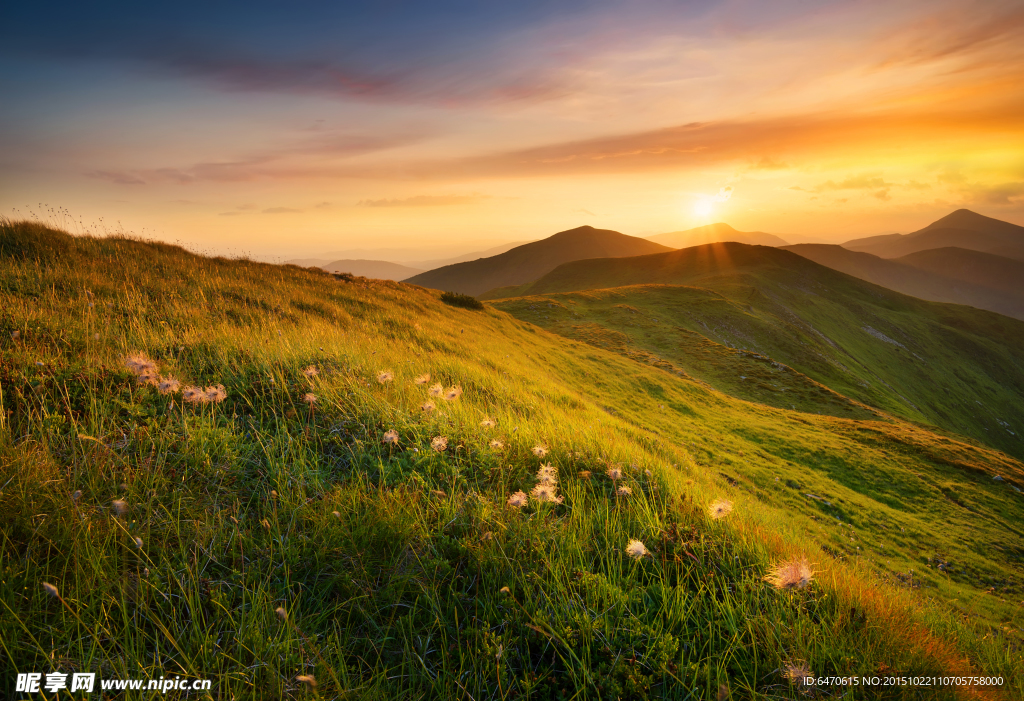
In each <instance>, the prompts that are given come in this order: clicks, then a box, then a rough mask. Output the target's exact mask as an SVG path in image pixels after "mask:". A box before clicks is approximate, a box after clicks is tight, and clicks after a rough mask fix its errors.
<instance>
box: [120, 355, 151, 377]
mask: <svg viewBox="0 0 1024 701" xmlns="http://www.w3.org/2000/svg"><path fill="white" fill-rule="evenodd" d="M124 364H125V366H126V367H127V368H128V369H129V370H131V372H132V374H134V375H135V376H136V377H137V378H139V379H140V380H141V379H143V378H152V377H156V363H155V362H153V361H152V360H150V359H149V358H148V357H147V356H146V354H145V353H131V354H129V355H128V356H127V357H126V358H125V359H124Z"/></svg>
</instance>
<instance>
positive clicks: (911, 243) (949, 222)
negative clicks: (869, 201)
mask: <svg viewBox="0 0 1024 701" xmlns="http://www.w3.org/2000/svg"><path fill="white" fill-rule="evenodd" d="M842 246H843V248H848V249H850V250H851V251H860V252H863V253H871V254H874V255H876V256H879V257H881V258H899V257H901V256H905V255H908V254H910V253H917V252H918V251H925V250H928V249H933V248H948V247H956V248H966V249H969V250H972V251H982V252H985V253H992V254H995V255H998V256H1003V257H1005V258H1013V259H1015V260H1021V261H1024V226H1018V225H1016V224H1011V223H1009V222H1005V221H1001V220H999V219H993V218H991V217H986V216H983V215H981V214H978V213H976V212H972V211H970V210H969V209H958V210H956V211H955V212H953V213H952V214H947V215H946V216H944V217H942V219H939V220H938V221H935V222H932V223H931V224H929V225H928V226H926V227H924V228H923V229H920V230H919V231H915V232H913V233H910V234H887V235H883V236H870V237H868V238H862V239H853V240H852V241H847V242H846V243H844V244H842Z"/></svg>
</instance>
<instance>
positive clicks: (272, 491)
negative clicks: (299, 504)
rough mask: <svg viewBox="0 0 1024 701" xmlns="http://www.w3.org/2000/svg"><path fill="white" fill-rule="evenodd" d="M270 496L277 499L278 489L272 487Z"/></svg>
mask: <svg viewBox="0 0 1024 701" xmlns="http://www.w3.org/2000/svg"><path fill="white" fill-rule="evenodd" d="M270 498H271V499H277V490H276V489H271V490H270Z"/></svg>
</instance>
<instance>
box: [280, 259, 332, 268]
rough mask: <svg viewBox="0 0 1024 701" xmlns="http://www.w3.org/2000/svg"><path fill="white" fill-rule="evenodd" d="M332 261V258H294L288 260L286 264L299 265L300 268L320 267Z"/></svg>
mask: <svg viewBox="0 0 1024 701" xmlns="http://www.w3.org/2000/svg"><path fill="white" fill-rule="evenodd" d="M330 262H331V259H330V258H292V259H291V260H286V261H285V262H284V265H297V266H299V267H300V268H320V267H322V266H325V265H327V264H328V263H330Z"/></svg>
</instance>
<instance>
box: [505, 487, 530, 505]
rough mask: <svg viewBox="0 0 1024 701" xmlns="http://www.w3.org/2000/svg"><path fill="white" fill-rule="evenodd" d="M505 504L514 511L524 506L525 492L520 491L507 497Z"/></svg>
mask: <svg viewBox="0 0 1024 701" xmlns="http://www.w3.org/2000/svg"><path fill="white" fill-rule="evenodd" d="M507 504H508V505H509V506H511V507H514V508H516V509H521V508H522V507H524V506H526V492H524V491H523V490H521V489H520V490H519V491H518V492H516V493H515V494H512V495H511V496H509V498H508V502H507Z"/></svg>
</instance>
